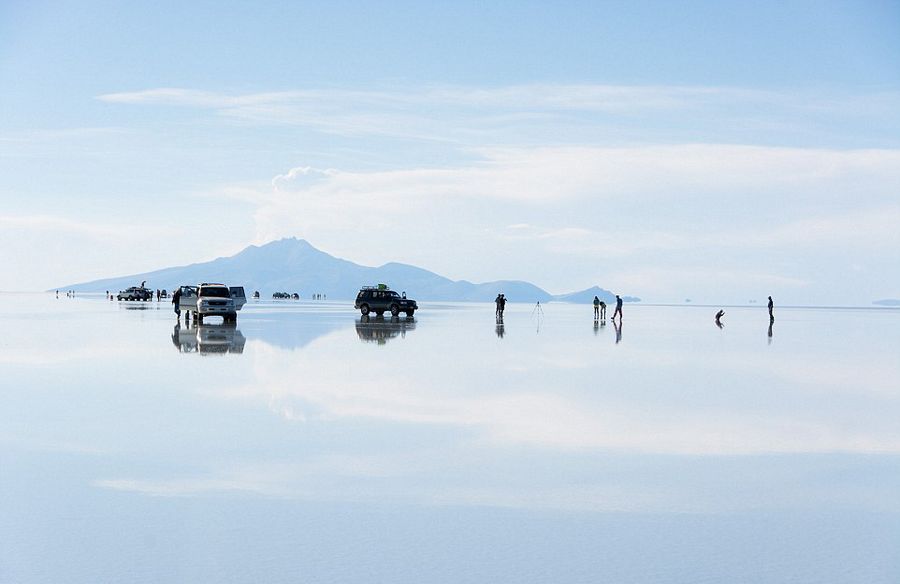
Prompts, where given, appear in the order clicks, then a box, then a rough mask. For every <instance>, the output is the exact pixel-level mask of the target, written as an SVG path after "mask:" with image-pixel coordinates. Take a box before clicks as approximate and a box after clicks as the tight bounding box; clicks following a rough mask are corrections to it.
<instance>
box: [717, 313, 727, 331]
mask: <svg viewBox="0 0 900 584" xmlns="http://www.w3.org/2000/svg"><path fill="white" fill-rule="evenodd" d="M723 316H725V311H724V310H720V311H719V312H717V313H716V326H717V327H719V328H722V327H723V326H725V325H724V324H722V317H723Z"/></svg>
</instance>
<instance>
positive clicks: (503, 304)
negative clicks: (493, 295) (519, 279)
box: [500, 294, 506, 318]
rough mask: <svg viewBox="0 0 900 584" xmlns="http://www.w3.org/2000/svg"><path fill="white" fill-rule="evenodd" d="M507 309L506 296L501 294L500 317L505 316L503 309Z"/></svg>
mask: <svg viewBox="0 0 900 584" xmlns="http://www.w3.org/2000/svg"><path fill="white" fill-rule="evenodd" d="M504 310H506V296H504V295H503V294H501V295H500V318H503V311H504Z"/></svg>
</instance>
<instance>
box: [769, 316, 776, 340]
mask: <svg viewBox="0 0 900 584" xmlns="http://www.w3.org/2000/svg"><path fill="white" fill-rule="evenodd" d="M774 324H775V319H774V318H773V319H771V320H770V321H769V331H768V333H767V334H768V336H769V344H770V345H771V344H772V326H773V325H774Z"/></svg>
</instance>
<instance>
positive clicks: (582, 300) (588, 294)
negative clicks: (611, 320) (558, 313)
mask: <svg viewBox="0 0 900 584" xmlns="http://www.w3.org/2000/svg"><path fill="white" fill-rule="evenodd" d="M594 296H596V297H597V298H599V299H600V300H602V301H604V302H606V303H607V304H615V303H616V295H615V294H613V293H612V292H610V291H609V290H604V289H603V288H600V287H599V286H594V287H593V288H588V289H587V290H582V291H580V292H569V293H568V294H557V295H556V296H554V297H553V299H554V300H556V301H558V302H573V303H576V304H590V303H591V302H593V301H594ZM622 301H623V302H640V301H641V299H640V298H637V297H635V296H622Z"/></svg>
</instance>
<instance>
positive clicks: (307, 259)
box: [59, 237, 640, 303]
mask: <svg viewBox="0 0 900 584" xmlns="http://www.w3.org/2000/svg"><path fill="white" fill-rule="evenodd" d="M142 281H146V282H147V286H148V287H149V288H153V289H157V288H159V289H165V290H172V289H174V288H176V287H177V286H180V285H183V284H191V283H199V282H223V283H225V284H229V285H235V286H244V288H245V289H246V290H247V294H248V295H249V294H252V293H253V292H254V291H256V290H259V292H260V294H261V295H262V296H263V298H267V297H270V296H271V295H272V293H273V292H280V291H284V292H299V293H300V295H301V297H309V295H311V294H325V295H326V296H327V298H329V299H335V300H343V299H350V298H355V297H356V293H357V292H358V291H359V287H360V286H362V285H372V284H378V283H382V282H383V283H387V284H389V285H390V286H392V287H395V289H397V290H398V291H399V290H403V291H407V292H408V293H409V295H410V296H412V297H415V298H419V299H423V300H432V301H435V300H437V301H472V302H490V301H493V300H494V298H495V297H496V296H497V294H498V293H500V292H503V293H504V294H505V295H506V297H507V298H509V300H510V301H512V302H549V301H553V300H556V301H560V302H578V303H589V302H591V301H592V300H593V299H594V296H595V295H596V296H598V297H599V298H600V299H601V300H603V301H605V302H607V303H613V302H615V294H613V293H612V292H610V291H609V290H604V289H603V288H600V287H598V286H594V287H592V288H588V289H587V290H581V291H579V292H571V293H568V294H559V295H553V294H550V293H549V292H547V291H546V290H543V289H541V288H539V287H538V286H535V285H534V284H531V283H529V282H522V281H518V280H498V281H495V282H485V283H482V284H473V283H472V282H468V281H466V280H450V279H449V278H445V277H443V276H440V275H438V274H435V273H434V272H429V271H428V270H424V269H422V268H418V267H416V266H411V265H408V264H400V263H393V262H392V263H388V264H384V265H383V266H379V267H368V266H361V265H359V264H355V263H353V262H350V261H347V260H342V259H340V258H336V257H334V256H331V255H329V254H327V253H325V252H323V251H320V250H318V249H316V248H315V247H313V246H312V245H311V244H310V243H309V242H307V241H305V240H303V239H297V238H293V237H292V238H286V239H280V240H278V241H272V242H270V243H267V244H265V245H261V246H256V245H251V246H248V247H246V248H244V249H243V250H242V251H240V252H238V253H237V254H235V255H233V256H230V257H222V258H218V259H215V260H212V261H209V262H203V263H197V264H191V265H188V266H178V267H173V268H165V269H162V270H155V271H152V272H145V273H143V274H132V275H129V276H120V277H116V278H106V279H103V280H94V281H91V282H83V283H80V284H69V285H66V286H60V287H59V290H74V291H76V292H103V291H106V290H109V291H110V292H113V291H118V290H122V289H125V288H127V287H128V286H136V285H138V284H140V283H141V282H142ZM622 299H623V300H624V301H625V302H640V298H636V297H634V296H622Z"/></svg>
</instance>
